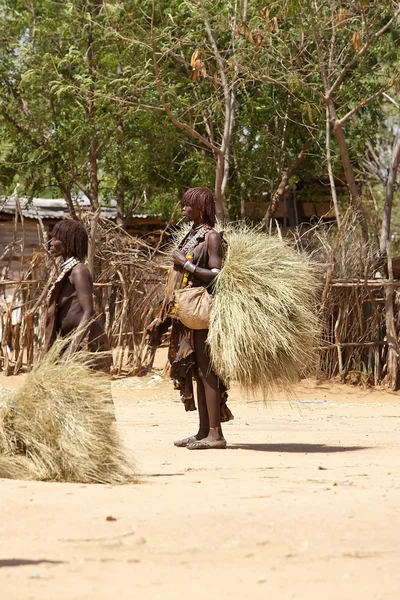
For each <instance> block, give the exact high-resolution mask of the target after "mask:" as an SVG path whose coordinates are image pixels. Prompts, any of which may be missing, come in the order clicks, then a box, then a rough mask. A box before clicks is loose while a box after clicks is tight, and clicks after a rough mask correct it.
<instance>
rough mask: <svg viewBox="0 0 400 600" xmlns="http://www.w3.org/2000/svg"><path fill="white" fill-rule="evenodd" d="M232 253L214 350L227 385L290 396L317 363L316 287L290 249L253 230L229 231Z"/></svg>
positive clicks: (213, 328)
mask: <svg viewBox="0 0 400 600" xmlns="http://www.w3.org/2000/svg"><path fill="white" fill-rule="evenodd" d="M225 238H226V240H227V242H228V251H227V254H226V257H225V261H224V264H223V268H222V270H221V273H220V275H219V277H218V279H217V282H216V293H215V300H214V305H213V308H212V311H211V317H210V329H209V334H208V344H209V348H210V356H211V361H212V364H213V367H214V369H215V371H216V372H217V373H218V375H219V376H220V377H221V378H222V379H223V380H224V381H226V382H229V381H232V380H236V381H237V382H238V383H239V384H240V385H242V386H243V387H244V388H246V389H248V390H252V391H256V390H257V389H259V390H261V391H262V393H263V395H264V397H265V398H266V397H268V396H270V395H271V393H272V391H273V390H274V388H276V387H281V388H283V389H285V390H286V392H287V393H290V392H291V388H292V385H293V384H294V383H296V382H297V381H298V379H299V376H300V373H301V372H302V371H303V370H304V369H305V368H307V366H309V364H310V362H311V361H312V360H313V359H314V357H315V348H316V346H317V341H318V339H319V332H320V327H319V322H318V318H317V315H316V312H317V311H316V309H315V293H316V290H317V279H316V276H315V270H314V269H313V267H312V266H311V263H310V262H309V261H308V259H307V258H306V256H305V255H303V254H301V253H298V252H296V251H295V250H294V249H293V247H292V246H291V245H290V244H289V242H287V241H285V240H282V239H280V238H279V237H277V236H271V235H268V234H266V233H264V232H262V231H261V230H257V229H253V228H250V227H247V226H246V225H239V226H229V227H228V228H225Z"/></svg>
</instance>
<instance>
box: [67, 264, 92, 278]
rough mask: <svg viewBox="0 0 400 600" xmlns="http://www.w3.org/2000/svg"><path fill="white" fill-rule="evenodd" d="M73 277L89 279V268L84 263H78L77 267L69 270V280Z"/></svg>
mask: <svg viewBox="0 0 400 600" xmlns="http://www.w3.org/2000/svg"><path fill="white" fill-rule="evenodd" d="M75 277H79V278H82V277H88V278H89V279H91V275H90V271H89V268H88V267H87V266H86V265H85V263H82V262H79V263H78V264H77V265H75V266H74V267H72V269H71V278H72V279H73V278H75Z"/></svg>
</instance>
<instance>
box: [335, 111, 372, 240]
mask: <svg viewBox="0 0 400 600" xmlns="http://www.w3.org/2000/svg"><path fill="white" fill-rule="evenodd" d="M328 107H329V114H330V117H331V122H332V125H333V130H334V132H335V136H336V140H337V143H338V146H339V151H340V158H341V160H342V165H343V170H344V174H345V177H346V182H347V185H348V188H349V192H350V196H351V200H352V203H353V206H354V207H355V208H356V209H357V210H358V211H359V212H360V216H361V230H362V234H363V238H364V241H365V242H368V239H369V234H368V221H367V214H366V212H365V208H364V206H363V204H362V201H361V197H360V193H359V191H358V187H357V182H356V178H355V175H354V171H353V167H352V166H351V161H350V156H349V150H348V148H347V142H346V138H345V136H344V131H343V127H342V124H341V122H340V121H339V119H338V118H337V117H336V110H335V107H334V106H333V102H332V101H328Z"/></svg>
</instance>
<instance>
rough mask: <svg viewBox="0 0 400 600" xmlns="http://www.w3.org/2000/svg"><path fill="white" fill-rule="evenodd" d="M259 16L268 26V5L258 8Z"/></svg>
mask: <svg viewBox="0 0 400 600" xmlns="http://www.w3.org/2000/svg"><path fill="white" fill-rule="evenodd" d="M260 17H261V18H262V19H264V21H265V24H266V26H267V27H269V23H270V18H269V8H268V6H266V7H265V8H262V9H261V10H260Z"/></svg>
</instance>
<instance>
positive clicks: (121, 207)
mask: <svg viewBox="0 0 400 600" xmlns="http://www.w3.org/2000/svg"><path fill="white" fill-rule="evenodd" d="M117 139H118V157H117V159H118V167H117V187H116V190H115V199H116V202H117V224H118V225H122V227H125V186H124V157H123V146H124V124H123V121H122V117H121V115H118V124H117Z"/></svg>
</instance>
